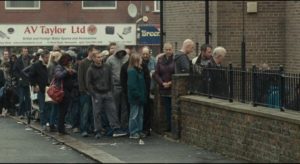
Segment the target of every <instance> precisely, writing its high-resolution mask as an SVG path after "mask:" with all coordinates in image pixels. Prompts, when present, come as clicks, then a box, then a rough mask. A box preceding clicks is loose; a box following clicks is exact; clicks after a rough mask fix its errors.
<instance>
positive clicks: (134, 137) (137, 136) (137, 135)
mask: <svg viewBox="0 0 300 164" xmlns="http://www.w3.org/2000/svg"><path fill="white" fill-rule="evenodd" d="M129 138H130V139H139V138H140V135H139V134H138V133H135V134H132V135H130V136H129Z"/></svg>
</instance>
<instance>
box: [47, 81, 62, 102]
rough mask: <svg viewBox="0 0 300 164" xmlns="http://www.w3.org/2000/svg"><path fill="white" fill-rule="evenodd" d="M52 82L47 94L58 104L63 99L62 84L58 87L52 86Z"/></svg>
mask: <svg viewBox="0 0 300 164" xmlns="http://www.w3.org/2000/svg"><path fill="white" fill-rule="evenodd" d="M54 80H55V79H53V80H52V81H51V83H50V86H49V89H48V90H47V94H48V96H49V97H50V98H51V99H52V100H53V101H54V102H55V103H60V102H61V101H62V100H63V99H64V90H63V82H61V85H60V87H58V86H56V85H55V84H54Z"/></svg>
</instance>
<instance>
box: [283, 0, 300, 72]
mask: <svg viewBox="0 0 300 164" xmlns="http://www.w3.org/2000/svg"><path fill="white" fill-rule="evenodd" d="M299 8H300V2H298V1H287V2H286V35H285V36H286V44H285V46H286V53H285V55H286V58H285V67H286V70H287V71H289V72H299V70H300V63H299V61H300V56H299V52H300V46H299V40H300V33H299V29H300V20H299V16H300V10H299Z"/></svg>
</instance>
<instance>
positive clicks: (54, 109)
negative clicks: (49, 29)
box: [46, 51, 62, 132]
mask: <svg viewBox="0 0 300 164" xmlns="http://www.w3.org/2000/svg"><path fill="white" fill-rule="evenodd" d="M61 56H62V53H61V52H60V51H51V52H50V56H49V61H48V65H47V69H48V83H49V84H50V83H51V81H52V80H53V76H54V69H55V67H56V66H57V65H58V61H59V59H60V58H61ZM46 108H48V109H49V110H50V111H49V124H50V132H54V131H56V127H55V126H56V125H57V118H58V108H59V107H58V105H57V104H56V103H51V102H46Z"/></svg>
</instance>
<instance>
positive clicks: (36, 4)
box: [5, 1, 40, 10]
mask: <svg viewBox="0 0 300 164" xmlns="http://www.w3.org/2000/svg"><path fill="white" fill-rule="evenodd" d="M5 9H7V10H11V9H12V10H16V9H17V10H18V9H20V10H39V9H40V1H5Z"/></svg>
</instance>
